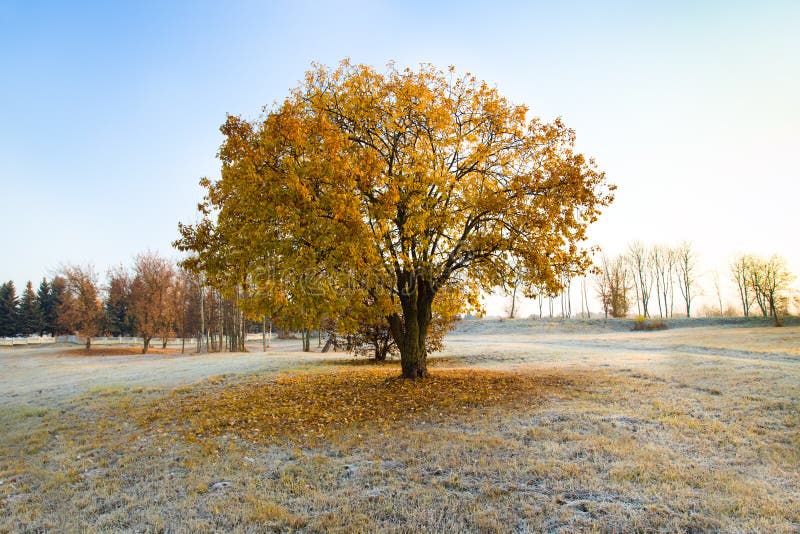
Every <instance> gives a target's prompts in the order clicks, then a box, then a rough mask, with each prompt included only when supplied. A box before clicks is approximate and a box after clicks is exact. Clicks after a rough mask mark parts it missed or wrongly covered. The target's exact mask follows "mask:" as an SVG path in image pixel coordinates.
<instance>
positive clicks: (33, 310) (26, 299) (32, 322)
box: [18, 280, 42, 336]
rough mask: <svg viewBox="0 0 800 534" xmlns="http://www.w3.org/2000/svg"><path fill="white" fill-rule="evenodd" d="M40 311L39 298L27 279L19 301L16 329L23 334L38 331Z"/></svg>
mask: <svg viewBox="0 0 800 534" xmlns="http://www.w3.org/2000/svg"><path fill="white" fill-rule="evenodd" d="M41 317H42V312H41V309H40V308H39V300H38V298H37V297H36V293H34V291H33V284H32V283H31V281H30V280H28V283H27V285H26V286H25V291H24V292H23V293H22V299H21V300H20V303H19V314H18V330H19V332H21V333H22V334H23V335H26V336H29V335H31V334H35V333H36V332H38V331H39V326H40V324H41V322H42V319H41Z"/></svg>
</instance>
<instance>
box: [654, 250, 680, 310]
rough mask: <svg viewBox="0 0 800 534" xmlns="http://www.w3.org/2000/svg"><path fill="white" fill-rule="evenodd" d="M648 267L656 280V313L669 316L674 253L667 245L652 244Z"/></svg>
mask: <svg viewBox="0 0 800 534" xmlns="http://www.w3.org/2000/svg"><path fill="white" fill-rule="evenodd" d="M650 267H651V269H652V271H653V278H655V281H656V298H657V300H658V314H659V316H660V317H669V316H671V315H672V291H673V279H674V271H675V253H674V252H673V250H672V249H670V248H668V247H665V246H659V245H656V246H654V247H653V248H651V249H650Z"/></svg>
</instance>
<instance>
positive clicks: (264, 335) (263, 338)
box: [261, 315, 267, 352]
mask: <svg viewBox="0 0 800 534" xmlns="http://www.w3.org/2000/svg"><path fill="white" fill-rule="evenodd" d="M261 348H262V350H263V351H264V352H267V316H266V315H265V316H264V318H263V319H262V320H261Z"/></svg>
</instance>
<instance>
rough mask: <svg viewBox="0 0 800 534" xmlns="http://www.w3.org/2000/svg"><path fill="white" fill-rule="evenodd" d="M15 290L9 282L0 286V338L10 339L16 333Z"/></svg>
mask: <svg viewBox="0 0 800 534" xmlns="http://www.w3.org/2000/svg"><path fill="white" fill-rule="evenodd" d="M17 305H18V301H17V290H16V289H15V288H14V282H13V281H11V280H9V281H8V282H6V283H5V284H3V285H2V286H0V337H10V336H13V335H15V334H16V333H17V332H18V328H17V326H18V324H17V323H18V319H17V317H18V309H17Z"/></svg>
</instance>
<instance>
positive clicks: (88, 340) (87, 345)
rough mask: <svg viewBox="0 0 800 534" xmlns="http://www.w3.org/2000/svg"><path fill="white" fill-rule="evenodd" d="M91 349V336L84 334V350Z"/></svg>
mask: <svg viewBox="0 0 800 534" xmlns="http://www.w3.org/2000/svg"><path fill="white" fill-rule="evenodd" d="M90 350H92V336H86V352H89V351H90Z"/></svg>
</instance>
